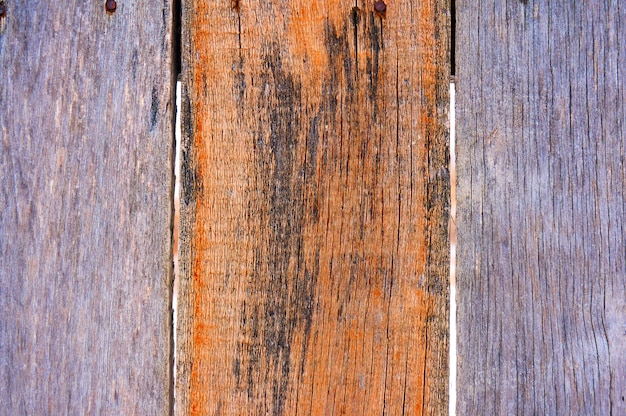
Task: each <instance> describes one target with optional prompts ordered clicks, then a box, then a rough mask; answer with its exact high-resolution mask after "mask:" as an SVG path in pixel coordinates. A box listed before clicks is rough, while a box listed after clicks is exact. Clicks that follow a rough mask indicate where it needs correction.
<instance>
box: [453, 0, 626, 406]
mask: <svg viewBox="0 0 626 416" xmlns="http://www.w3.org/2000/svg"><path fill="white" fill-rule="evenodd" d="M620 6H623V4H622V3H621V2H619V1H618V0H609V1H605V2H549V1H544V0H533V1H509V2H501V1H495V0H481V1H470V0H462V1H461V0H459V1H457V22H458V24H457V39H458V42H457V46H456V57H457V66H456V80H457V84H456V87H457V126H458V128H457V137H458V139H457V155H458V160H457V167H458V171H457V174H458V193H457V197H458V199H457V200H458V211H457V212H458V220H457V226H458V246H457V250H458V261H457V265H458V269H457V272H458V280H457V281H458V293H459V306H458V324H459V342H458V345H459V369H458V371H459V376H458V386H459V401H458V406H457V409H458V413H459V414H460V415H475V414H489V415H493V414H506V415H512V414H518V415H522V414H523V415H537V414H540V415H557V414H559V415H566V414H567V415H570V414H572V415H573V414H576V415H591V414H598V415H611V414H612V415H618V414H619V415H623V414H626V404H625V402H624V396H625V395H626V332H625V331H624V317H625V316H626V290H625V285H626V263H625V254H624V253H625V252H626V250H625V249H626V247H625V245H624V242H625V241H626V226H625V224H624V213H625V206H626V202H625V201H626V199H625V195H624V189H625V187H626V170H625V169H626V168H625V164H624V155H625V153H624V137H625V131H624V122H625V120H626V110H625V106H624V99H625V93H626V87H625V85H624V83H623V79H624V75H625V74H624V68H626V54H624V53H623V50H624V39H625V38H626V9H624V7H620Z"/></svg>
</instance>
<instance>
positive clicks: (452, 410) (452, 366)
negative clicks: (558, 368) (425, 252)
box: [448, 30, 457, 416]
mask: <svg viewBox="0 0 626 416" xmlns="http://www.w3.org/2000/svg"><path fill="white" fill-rule="evenodd" d="M452 33H454V30H453V32H452ZM455 105H456V104H455V89H454V82H451V83H450V115H449V117H450V229H449V236H450V325H449V326H450V329H449V330H450V347H449V348H450V350H449V353H448V354H449V357H450V363H449V374H450V376H449V377H450V379H449V385H448V390H449V393H448V394H449V395H450V396H449V409H448V413H449V415H450V416H455V415H456V359H457V356H456V148H455V140H456V128H455V123H456V112H455V108H454V107H455Z"/></svg>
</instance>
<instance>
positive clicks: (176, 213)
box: [172, 81, 181, 414]
mask: <svg viewBox="0 0 626 416" xmlns="http://www.w3.org/2000/svg"><path fill="white" fill-rule="evenodd" d="M180 96H181V83H180V81H177V82H176V124H175V126H174V128H175V137H176V148H175V150H174V151H175V152H176V155H175V162H174V256H173V257H174V288H173V289H172V309H173V317H172V319H173V325H172V327H173V329H172V330H173V331H174V370H173V371H174V414H176V374H177V370H176V369H177V363H178V361H177V350H178V349H177V347H176V336H177V328H178V326H177V323H178V300H177V299H178V280H179V276H178V271H179V267H178V260H179V257H178V253H179V244H180V238H179V230H180V226H179V223H180V140H181V129H180V107H181V97H180Z"/></svg>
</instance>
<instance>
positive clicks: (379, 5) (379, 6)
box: [374, 0, 387, 14]
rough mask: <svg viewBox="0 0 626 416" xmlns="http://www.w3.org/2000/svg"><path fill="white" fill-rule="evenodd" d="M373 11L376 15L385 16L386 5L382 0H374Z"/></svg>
mask: <svg viewBox="0 0 626 416" xmlns="http://www.w3.org/2000/svg"><path fill="white" fill-rule="evenodd" d="M374 10H375V11H376V13H378V14H385V11H387V5H386V4H385V2H384V1H383V0H376V2H374Z"/></svg>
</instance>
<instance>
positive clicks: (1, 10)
mask: <svg viewBox="0 0 626 416" xmlns="http://www.w3.org/2000/svg"><path fill="white" fill-rule="evenodd" d="M6 15H7V7H6V6H5V5H4V2H3V1H0V19H2V18H4V17H5V16H6Z"/></svg>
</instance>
